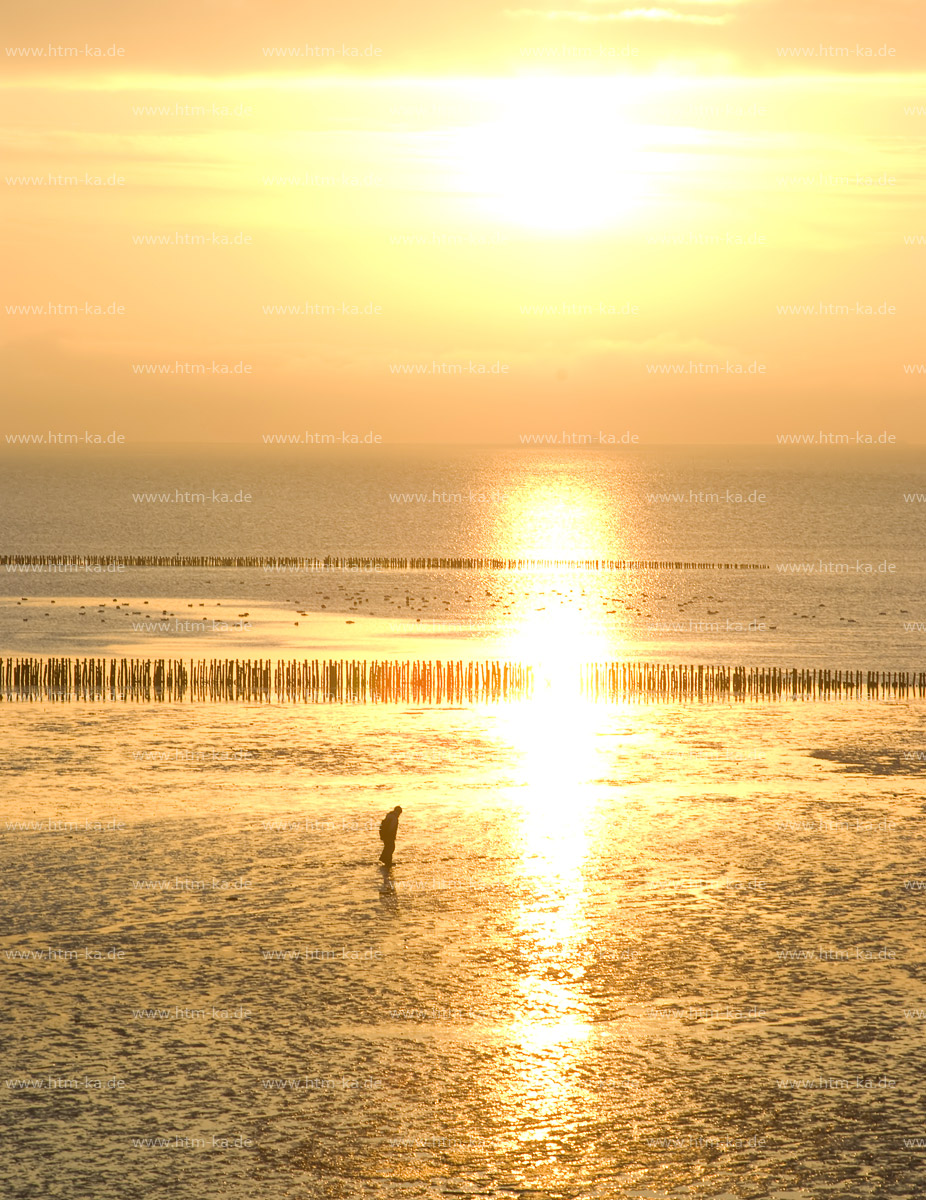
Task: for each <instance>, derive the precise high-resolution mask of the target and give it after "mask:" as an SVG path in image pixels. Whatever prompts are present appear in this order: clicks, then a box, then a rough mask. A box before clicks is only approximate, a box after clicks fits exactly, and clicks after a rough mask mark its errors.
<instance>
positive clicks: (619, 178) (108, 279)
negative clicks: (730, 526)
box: [0, 0, 926, 444]
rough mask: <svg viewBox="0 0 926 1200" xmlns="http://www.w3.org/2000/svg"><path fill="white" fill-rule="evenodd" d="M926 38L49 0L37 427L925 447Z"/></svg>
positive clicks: (800, 28)
mask: <svg viewBox="0 0 926 1200" xmlns="http://www.w3.org/2000/svg"><path fill="white" fill-rule="evenodd" d="M923 29H924V25H923V20H922V9H921V6H920V5H918V4H915V3H906V2H902V0H883V2H879V3H877V4H875V3H872V2H871V0H864V2H863V0H846V2H836V0H827V2H826V3H813V2H812V0H811V2H807V0H805V2H803V3H799V2H797V0H729V2H727V0H685V2H684V3H674V2H671V0H665V3H662V2H661V0H654V2H653V3H652V4H649V3H646V2H645V0H643V2H641V3H618V2H608V0H562V2H561V3H556V2H554V3H549V4H546V5H544V4H537V3H535V2H534V0H524V3H518V2H517V0H513V2H512V3H511V4H510V5H509V6H507V7H506V6H504V5H503V4H497V3H487V2H483V0H478V2H476V3H467V4H466V5H465V6H464V5H459V6H442V5H434V4H433V3H427V4H425V3H419V2H417V0H416V2H414V3H405V4H402V5H400V6H399V7H398V8H393V7H391V6H388V5H378V4H376V5H374V4H370V3H349V4H346V5H335V6H321V5H313V6H309V5H306V4H304V3H300V4H295V3H273V4H268V3H250V2H245V0H238V2H232V3H228V2H223V3H211V2H209V3H186V4H183V5H180V4H176V3H167V4H160V5H158V6H156V7H154V6H149V5H134V4H133V5H128V4H125V3H123V2H122V0H119V3H97V4H88V5H80V6H74V5H71V4H66V3H44V4H35V5H29V6H20V7H19V8H18V9H17V11H16V12H14V13H13V14H12V15H11V18H10V19H8V20H7V22H6V32H5V41H4V50H3V56H4V64H3V65H4V71H3V79H2V82H0V90H2V97H3V118H2V136H3V143H4V145H3V151H4V154H3V157H4V180H3V183H2V189H0V190H2V199H3V209H4V229H5V233H4V248H3V249H4V255H3V256H4V262H5V264H6V268H5V270H4V282H3V285H2V290H3V297H4V315H3V320H4V334H3V371H4V375H5V377H6V379H7V394H8V397H10V398H11V403H10V405H9V415H8V416H7V417H6V418H5V419H4V422H3V425H4V430H5V431H6V430H14V431H17V432H26V431H31V430H36V431H41V430H45V429H48V430H57V429H63V430H69V429H72V428H77V427H80V428H81V429H82V430H83V429H84V428H86V429H87V430H99V431H104V432H108V431H110V430H118V431H120V433H123V434H124V435H125V437H126V441H127V443H139V442H161V441H192V442H197V441H203V442H213V441H218V442H224V441H237V442H249V443H257V444H259V443H260V442H261V440H262V439H264V438H266V436H267V435H271V436H272V435H275V434H278V433H279V434H286V433H289V432H291V431H292V432H297V431H303V430H308V431H312V430H317V431H324V430H336V431H338V432H340V431H345V430H346V431H357V432H360V433H364V432H367V431H371V430H372V431H375V432H376V433H377V434H378V435H380V436H381V437H382V439H383V441H384V442H405V441H415V442H443V441H446V442H513V443H516V444H517V443H518V441H519V439H522V438H523V436H524V435H525V434H532V433H543V432H546V431H558V430H563V431H567V430H574V431H585V430H588V431H592V432H594V433H596V434H597V433H598V432H599V431H601V432H605V433H607V432H609V431H610V432H613V433H615V434H617V435H620V434H623V433H626V432H627V431H632V432H633V433H634V435H635V436H637V437H638V438H639V441H640V442H641V443H653V442H760V443H761V442H766V443H771V444H774V442H775V440H776V436H777V435H780V434H782V433H788V432H801V431H816V430H829V431H834V432H839V431H849V432H853V431H855V430H862V431H867V432H872V433H880V432H881V431H883V430H887V431H889V432H890V433H892V434H893V435H895V436H896V438H897V441H898V442H923V441H924V440H926V419H924V416H923V411H924V405H923V384H924V373H923V370H920V371H917V368H918V367H919V368H923V364H924V362H926V350H924V349H923V347H922V329H923V324H924V322H923V316H924V305H923V301H922V299H921V293H922V279H923V277H924V273H926V272H924V264H926V204H924V200H926V196H924V190H926V189H924V179H923V153H922V151H923V145H924V141H926V87H924V82H926V64H924V57H926V56H924V42H926V39H924V34H923ZM97 51H99V53H97ZM62 306H71V311H68V309H67V308H66V307H65V308H63V307H62ZM97 309H99V310H102V311H97ZM287 309H288V310H289V311H287ZM88 310H89V311H88ZM107 310H110V311H107ZM235 366H237V373H236V372H235V371H234V369H233V368H234V367H235Z"/></svg>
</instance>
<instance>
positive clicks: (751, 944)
mask: <svg viewBox="0 0 926 1200" xmlns="http://www.w3.org/2000/svg"><path fill="white" fill-rule="evenodd" d="M0 468H2V470H0V501H2V512H3V520H2V532H0V555H2V556H5V557H3V558H2V559H0V564H2V565H0V658H18V657H19V658H22V657H28V656H44V655H55V656H60V655H66V656H69V657H72V658H83V657H91V656H96V657H100V656H118V657H126V656H134V657H170V658H176V657H181V658H191V659H197V658H200V659H201V658H207V657H212V658H247V659H255V658H262V659H264V660H266V659H275V658H278V657H279V658H288V659H293V658H297V659H298V658H306V657H308V658H313V657H317V658H322V657H325V658H329V657H330V658H352V659H367V660H373V659H378V660H379V659H392V660H402V659H409V658H411V659H435V658H445V659H446V658H455V659H462V660H464V661H479V662H485V661H489V660H501V659H504V660H505V661H521V662H525V663H530V664H531V665H532V666H533V668H534V670H535V673H536V680H537V686H536V688H535V692H534V695H533V696H532V697H531V698H530V699H529V700H526V701H519V702H507V703H505V702H499V703H491V704H490V703H479V704H476V703H474V704H468V705H459V704H455V705H453V706H438V705H425V704H410V703H404V704H403V703H398V704H345V705H338V704H319V705H314V704H308V705H305V704H278V703H274V702H271V703H263V704H261V703H245V702H240V703H223V704H217V703H202V702H190V701H186V702H183V703H154V702H152V703H132V702H113V701H108V700H107V701H99V702H93V703H79V702H77V701H73V700H69V701H60V700H58V701H48V702H37V701H20V700H17V699H15V698H10V697H4V698H3V699H2V700H0V730H2V738H0V779H2V787H0V862H2V869H0V888H2V910H3V912H4V916H5V919H4V921H3V925H2V929H0V965H2V969H3V979H4V987H3V1001H2V1003H0V1024H2V1030H3V1036H2V1045H3V1048H4V1050H3V1055H2V1058H3V1062H4V1067H3V1070H2V1073H0V1075H2V1077H0V1097H2V1103H0V1126H2V1129H3V1146H4V1151H5V1152H4V1154H3V1156H2V1158H0V1181H2V1190H3V1194H4V1195H9V1196H10V1197H15V1198H26V1197H29V1198H30V1200H31V1198H32V1197H35V1196H49V1197H56V1198H57V1197H61V1198H64V1197H68V1198H71V1197H75V1196H78V1197H84V1196H86V1197H93V1198H94V1200H116V1198H119V1200H134V1198H136V1197H138V1198H142V1197H144V1198H148V1197H152V1196H165V1197H171V1198H173V1197H182V1198H184V1200H185V1198H187V1197H189V1198H191V1200H194V1198H195V1200H213V1198H215V1200H218V1198H220V1197H221V1198H223V1200H239V1198H240V1200H244V1198H245V1197H248V1198H250V1197H254V1196H260V1197H267V1198H268V1200H276V1198H280V1200H283V1198H286V1200H290V1198H292V1200H296V1198H299V1200H302V1198H305V1200H309V1198H312V1200H314V1198H316V1197H320V1198H322V1197H323V1198H325V1200H328V1198H331V1200H334V1198H338V1200H341V1198H344V1200H347V1198H353V1197H364V1198H365V1200H387V1198H389V1200H393V1198H396V1197H408V1198H409V1200H418V1198H419V1197H437V1196H447V1195H451V1196H492V1197H511V1196H523V1197H549V1198H557V1200H558V1198H560V1197H562V1198H565V1197H575V1198H579V1197H593V1198H596V1200H599V1198H600V1200H611V1198H625V1197H626V1198H628V1200H630V1198H633V1200H643V1198H646V1200H669V1198H670V1197H671V1198H676V1197H684V1198H696V1197H697V1198H699V1200H700V1198H704V1200H708V1198H710V1200H746V1198H753V1197H755V1198H760V1197H761V1198H768V1200H792V1198H798V1197H829V1196H839V1197H843V1196H844V1197H891V1198H897V1200H906V1198H910V1200H913V1198H914V1197H921V1196H922V1195H924V1194H926V1162H924V1157H926V1123H924V1120H926V1119H924V1110H923V1104H922V1100H923V1089H924V1084H923V1078H924V1069H926V1051H924V1042H923V1038H924V1029H926V973H924V965H926V964H924V959H926V950H924V948H923V943H922V936H921V934H922V923H923V921H922V919H923V910H924V906H926V862H924V848H926V847H924V845H923V844H921V843H924V839H926V824H924V800H926V791H924V786H923V771H924V764H926V701H924V700H922V699H920V698H918V697H916V696H910V697H906V698H902V699H878V700H870V699H852V700H846V699H843V700H839V701H806V700H792V699H790V698H788V699H784V700H782V701H781V702H775V703H771V702H768V701H746V702H743V701H732V700H731V701H728V702H714V703H706V702H705V703H686V704H669V703H646V702H642V701H641V702H621V703H602V702H598V703H595V702H592V701H591V700H590V699H589V698H588V697H586V696H584V695H583V694H582V692H581V691H580V689H579V687H578V686H577V676H578V667H579V665H580V664H581V663H583V662H590V661H614V660H621V661H650V662H671V663H703V664H712V665H725V666H731V665H732V666H736V665H746V666H750V665H752V666H768V667H787V668H789V669H791V668H795V667H796V668H799V669H804V668H810V669H819V668H823V669H837V670H861V671H869V670H879V671H882V670H883V671H903V670H922V669H924V663H923V658H924V655H923V644H924V639H923V635H924V631H926V624H924V622H926V604H924V599H923V597H924V595H926V590H924V582H926V581H924V577H923V573H924V563H923V553H922V549H923V544H924V536H923V535H924V522H926V490H922V489H924V488H926V453H924V451H923V450H922V449H919V448H915V447H914V448H905V447H896V446H845V445H826V446H817V447H772V448H770V447H762V448H760V447H735V446H731V447H711V446H705V447H690V446H689V447H622V448H619V449H611V448H604V447H587V446H572V445H570V446H553V447H543V448H537V447H533V448H525V449H516V448H497V447H482V446H472V447H458V448H447V447H424V446H422V447H414V446H405V447H383V446H369V447H356V446H345V447H339V446H328V445H306V446H294V447H285V448H284V447H261V448H258V449H255V448H253V447H234V446H224V447H223V446H216V447H212V448H210V449H208V450H203V449H202V448H186V447H153V448H151V449H149V450H146V451H144V452H141V451H138V450H132V449H131V448H129V449H125V448H122V447H109V448H106V447H104V448H95V449H93V450H77V449H75V448H74V447H72V446H68V445H56V446H45V447H33V448H22V447H16V448H9V447H7V448H5V449H4V450H3V452H2V455H0ZM191 497H193V498H191ZM200 497H202V499H200ZM246 497H247V498H246ZM65 555H94V556H101V557H100V558H97V559H95V560H91V562H90V563H87V564H84V565H83V566H81V565H79V564H78V565H75V564H74V563H71V562H69V563H68V564H67V566H65V564H64V562H63V560H62V559H61V558H59V557H56V556H65ZM130 555H151V556H155V555H157V556H166V557H170V556H181V555H183V556H201V557H207V556H269V557H271V558H272V557H273V556H294V557H295V556H305V557H317V558H319V559H324V558H325V557H326V556H331V557H335V558H352V559H355V560H356V561H357V563H358V565H356V566H353V567H351V568H349V569H345V568H337V569H319V568H310V567H309V566H307V565H302V566H298V565H297V566H293V565H292V563H289V564H288V565H287V563H285V562H284V563H283V564H282V565H281V564H274V563H272V562H269V563H265V564H264V565H262V566H248V567H244V566H209V565H200V566H196V567H178V566H160V567H153V566H151V567H136V566H128V565H125V564H123V563H121V562H120V556H126V557H128V556H130ZM24 556H25V557H24ZM28 556H33V560H31V561H30V560H29V559H28ZM418 557H428V558H445V559H446V558H457V559H471V560H478V561H476V565H475V566H468V567H466V568H458V569H446V568H442V569H436V568H433V567H431V568H427V569H413V570H409V569H402V570H396V569H383V568H382V567H381V566H379V565H377V563H379V562H381V561H382V560H383V559H387V558H393V559H395V558H399V559H404V558H418ZM497 558H504V559H510V560H518V561H519V562H520V563H521V564H522V565H520V566H518V567H516V568H513V569H499V568H498V567H497V566H491V567H490V566H486V565H484V563H483V561H482V560H489V559H497ZM602 562H605V563H613V562H619V563H621V564H636V565H623V566H620V567H618V568H616V569H615V568H611V567H607V568H604V569H602V567H601V566H600V564H601V563H602ZM595 563H598V564H599V565H598V566H595V565H594V564H595ZM94 564H95V565H94ZM589 564H591V565H589ZM641 564H643V565H641ZM653 564H660V565H658V566H654V565H653ZM667 564H672V565H667ZM692 564H694V565H692ZM396 805H399V806H401V808H402V814H401V817H400V822H399V836H398V842H397V848H396V860H395V865H394V866H393V868H392V869H391V870H386V869H385V868H383V867H382V866H381V865H380V864H379V863H378V861H377V859H378V855H379V852H380V849H381V843H380V842H379V840H378V835H377V830H378V826H379V822H380V820H381V819H382V817H383V816H384V815H385V813H386V812H388V811H389V810H390V809H392V808H394V807H395V806H396Z"/></svg>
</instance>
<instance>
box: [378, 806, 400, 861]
mask: <svg viewBox="0 0 926 1200" xmlns="http://www.w3.org/2000/svg"><path fill="white" fill-rule="evenodd" d="M401 812H402V809H401V807H400V805H398V804H397V805H396V806H395V808H394V809H393V810H392V812H388V813H386V815H385V817H383V819H382V821H380V823H379V837H380V841H381V842H382V843H383V852H382V854H381V855H380V856H379V861H380V862H381V863H383V864H384V865H385V866H387V867H391V866H392V856H393V854H394V853H395V839H396V835H397V834H398V832H399V814H400V813H401Z"/></svg>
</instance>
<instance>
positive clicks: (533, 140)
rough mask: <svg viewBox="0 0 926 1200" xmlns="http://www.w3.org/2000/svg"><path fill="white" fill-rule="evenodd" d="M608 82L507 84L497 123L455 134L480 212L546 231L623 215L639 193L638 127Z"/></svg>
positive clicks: (464, 180) (464, 178) (464, 177)
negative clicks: (627, 118)
mask: <svg viewBox="0 0 926 1200" xmlns="http://www.w3.org/2000/svg"><path fill="white" fill-rule="evenodd" d="M624 99H625V94H624V91H623V90H622V89H621V88H619V87H616V86H614V84H613V81H607V80H604V81H603V80H581V79H569V78H558V77H548V76H545V77H542V78H532V79H519V80H513V81H511V84H510V86H509V87H508V88H506V90H505V92H504V93H503V94H502V95H500V96H499V100H498V103H499V107H500V112H499V116H498V118H497V119H496V120H495V121H492V122H489V123H487V124H484V125H479V126H475V127H470V128H468V129H466V130H463V131H461V132H460V133H459V134H458V135H457V138H456V150H455V155H454V157H455V158H456V161H457V163H458V167H459V171H460V176H461V179H460V183H461V186H462V187H463V188H464V189H465V190H466V191H467V192H470V193H475V194H476V195H477V196H478V197H479V198H480V200H479V203H480V207H482V208H483V209H484V212H485V214H486V215H487V216H492V217H494V218H495V219H502V220H506V221H510V222H513V223H516V224H519V225H524V226H529V227H533V228H539V229H547V230H551V231H555V230H561V231H569V230H583V229H593V228H600V227H603V226H607V225H610V224H613V223H615V222H617V221H619V220H621V219H622V218H623V217H624V216H625V215H626V214H627V213H628V212H629V211H630V210H631V209H632V208H633V207H634V206H635V205H636V204H638V203H639V202H640V200H641V199H642V196H643V191H644V187H643V184H644V174H643V168H644V162H645V158H644V152H643V150H642V148H641V140H642V130H641V129H640V128H639V127H638V126H636V125H634V124H633V123H632V122H629V121H627V120H626V118H625V117H624V116H622V108H623V104H624Z"/></svg>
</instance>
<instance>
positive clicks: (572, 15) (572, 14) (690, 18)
mask: <svg viewBox="0 0 926 1200" xmlns="http://www.w3.org/2000/svg"><path fill="white" fill-rule="evenodd" d="M505 16H506V17H535V18H541V19H543V20H545V21H578V22H580V23H581V24H588V23H596V22H605V21H671V22H673V23H676V24H686V25H726V24H727V22H728V21H730V20H731V19H732V16H731V14H729V13H725V14H724V15H723V16H716V17H715V16H707V15H705V14H703V13H682V12H678V11H677V10H676V9H672V8H625V9H622V10H621V11H620V12H608V13H589V12H581V11H579V10H576V9H553V10H550V11H544V10H542V9H538V8H516V9H510V8H508V9H505Z"/></svg>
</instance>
